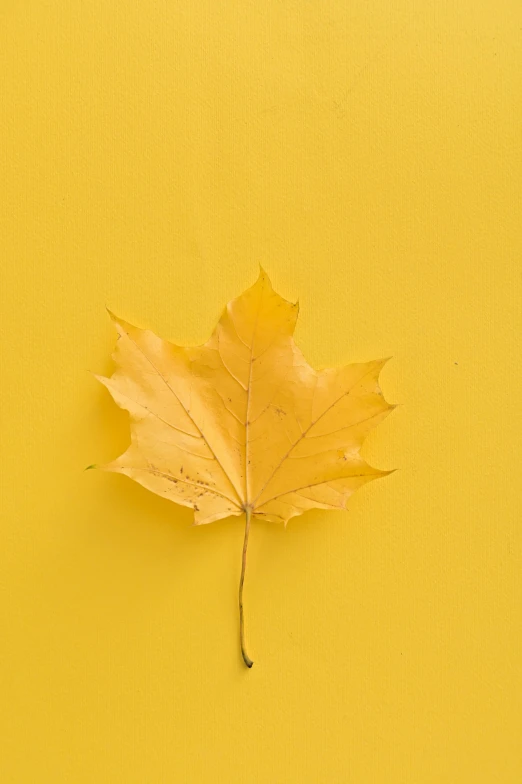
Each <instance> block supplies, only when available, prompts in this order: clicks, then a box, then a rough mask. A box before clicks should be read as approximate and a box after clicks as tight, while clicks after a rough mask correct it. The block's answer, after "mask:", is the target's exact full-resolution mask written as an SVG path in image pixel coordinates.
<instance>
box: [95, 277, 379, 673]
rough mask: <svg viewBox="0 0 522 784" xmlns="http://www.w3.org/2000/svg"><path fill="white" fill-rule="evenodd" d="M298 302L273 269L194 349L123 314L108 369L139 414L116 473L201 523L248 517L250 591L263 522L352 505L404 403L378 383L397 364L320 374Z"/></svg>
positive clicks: (108, 381) (123, 403) (111, 467)
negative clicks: (373, 443) (258, 521)
mask: <svg viewBox="0 0 522 784" xmlns="http://www.w3.org/2000/svg"><path fill="white" fill-rule="evenodd" d="M297 314H298V304H297V303H296V304H292V303H290V302H287V301H286V300H285V299H283V298H282V297H280V296H279V295H278V294H277V293H276V292H275V291H274V290H273V288H272V286H271V284H270V281H269V279H268V277H267V275H266V273H265V272H264V271H263V270H261V272H260V275H259V278H258V280H257V282H256V283H255V284H254V285H253V286H252V287H251V288H250V289H248V290H247V291H246V292H245V293H244V294H242V295H241V296H240V297H238V298H237V299H234V300H232V301H231V302H229V304H228V305H227V307H226V308H225V310H224V312H223V315H222V316H221V318H220V320H219V322H218V324H217V327H216V329H215V331H214V333H213V335H212V337H211V338H210V340H208V342H207V343H205V344H204V345H202V346H197V347H192V348H185V347H180V346H176V345H173V344H172V343H169V342H168V341H166V340H162V339H161V338H159V337H157V336H156V335H155V334H154V333H152V332H150V331H149V330H142V329H138V328H137V327H134V326H132V325H131V324H128V323H127V322H125V321H123V320H122V319H119V318H117V317H116V316H114V315H113V314H112V313H111V314H110V315H111V318H112V319H113V321H114V324H115V326H116V329H117V331H118V341H117V345H116V351H115V353H114V355H113V359H114V361H115V363H116V366H117V368H116V370H115V372H114V374H113V375H112V377H111V378H104V377H101V376H97V378H98V379H99V380H100V381H101V382H102V383H103V384H104V385H105V386H106V387H107V389H108V390H109V392H110V393H111V395H112V397H113V398H114V400H115V401H116V403H117V404H118V405H119V406H120V407H121V408H123V409H126V410H127V411H128V412H129V414H130V422H131V445H130V446H129V448H128V449H127V451H126V452H125V453H124V454H123V455H122V456H121V457H119V458H118V459H117V460H114V461H113V462H111V463H108V464H107V465H104V466H100V467H101V468H103V469H105V470H106V471H116V472H119V473H122V474H125V475H127V476H129V477H130V478H131V479H134V480H135V481H136V482H139V483H140V484H141V485H143V486H144V487H146V488H147V489H149V490H152V491H153V492H154V493H157V494H158V495H160V496H162V497H164V498H168V499H169V500H171V501H174V502H175V503H177V504H182V505H183V506H188V507H191V508H192V509H193V510H194V523H195V524H196V525H201V524H204V523H212V522H214V521H215V520H219V519H220V518H223V517H229V516H231V515H242V514H245V518H246V525H245V537H244V545H243V556H242V567H241V577H240V587H239V614H240V641H241V652H242V655H243V659H244V661H245V664H247V666H249V667H251V666H252V660H251V659H250V658H249V656H248V655H247V653H246V649H245V639H244V637H245V636H244V618H243V582H244V576H245V566H246V552H247V544H248V537H249V531H250V524H251V520H252V518H255V517H258V518H262V519H263V520H268V521H274V522H280V523H284V524H285V525H286V523H287V522H288V520H289V519H290V518H292V517H295V516H296V515H300V514H302V513H303V512H305V511H307V510H308V509H313V508H321V509H344V508H345V506H346V502H347V500H348V498H349V497H350V496H351V494H352V493H353V492H354V490H356V489H357V488H359V487H361V486H362V485H364V484H365V483H366V482H369V481H370V480H372V479H376V478H378V477H381V476H385V475H386V474H388V473H390V472H389V471H379V470H378V469H376V468H372V467H371V466H370V465H368V463H366V461H365V460H364V459H363V458H362V457H361V454H360V450H361V446H362V443H363V440H364V438H365V436H366V435H367V433H368V431H369V430H370V429H371V428H372V427H374V426H375V425H376V424H377V423H378V422H380V421H381V420H382V419H383V418H384V417H385V416H386V415H387V414H388V413H389V412H390V411H391V410H392V409H393V408H394V406H392V405H390V404H388V403H387V402H386V401H385V400H384V397H383V395H382V392H381V390H380V388H379V384H378V376H379V372H380V370H381V369H382V367H383V365H384V363H385V362H386V361H387V360H378V361H374V362H366V363H362V364H352V365H348V366H346V367H344V368H340V369H327V370H322V371H317V370H314V369H313V368H312V367H311V366H310V365H309V364H308V363H307V362H306V360H305V359H304V357H303V355H302V353H301V351H300V350H299V349H298V348H297V346H296V344H295V343H294V340H293V333H294V329H295V324H296V320H297Z"/></svg>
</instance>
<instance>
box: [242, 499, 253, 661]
mask: <svg viewBox="0 0 522 784" xmlns="http://www.w3.org/2000/svg"><path fill="white" fill-rule="evenodd" d="M251 517H252V508H251V507H250V506H247V507H246V508H245V540H244V542H243V558H242V561H241V577H240V579H239V637H240V640H241V655H242V656H243V661H244V662H245V664H246V666H247V667H251V666H252V665H253V663H254V662H253V661H252V659H251V658H250V656H249V655H248V653H247V652H246V648H245V620H244V618H243V583H244V582H245V568H246V554H247V547H248V535H249V533H250V520H251Z"/></svg>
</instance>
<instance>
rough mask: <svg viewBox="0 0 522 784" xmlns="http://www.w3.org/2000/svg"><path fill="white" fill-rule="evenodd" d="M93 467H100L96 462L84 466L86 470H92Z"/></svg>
mask: <svg viewBox="0 0 522 784" xmlns="http://www.w3.org/2000/svg"><path fill="white" fill-rule="evenodd" d="M91 468H98V466H97V465H96V463H93V464H92V465H88V466H87V467H86V468H84V469H83V470H84V471H90V470H91Z"/></svg>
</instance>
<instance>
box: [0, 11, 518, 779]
mask: <svg viewBox="0 0 522 784" xmlns="http://www.w3.org/2000/svg"><path fill="white" fill-rule="evenodd" d="M0 9H1V10H0V74H1V80H2V88H1V89H2V97H1V103H0V111H1V117H0V142H1V144H0V150H1V153H0V167H1V171H0V174H1V180H0V181H1V188H2V221H1V225H0V242H1V248H2V256H3V269H2V279H3V281H2V282H3V285H2V292H1V298H2V299H1V308H2V309H1V319H2V320H1V326H2V339H3V342H2V392H1V394H2V399H1V412H2V423H1V430H0V432H1V438H2V442H1V444H2V446H1V452H0V454H1V471H0V481H1V484H2V504H1V512H2V519H1V526H0V534H1V542H0V624H1V629H2V640H1V643H0V679H1V683H0V686H1V695H2V708H1V726H0V745H1V754H0V773H1V775H0V778H1V781H2V782H10V783H11V782H13V783H14V784H21V783H22V782H23V784H25V783H26V782H27V783H28V784H40V782H44V783H45V784H47V782H49V784H84V783H85V784H87V783H89V784H91V783H94V782H96V784H105V783H107V784H119V783H120V782H121V783H122V784H149V783H150V784H163V782H165V783H167V782H168V783H169V784H171V782H182V783H184V782H188V783H189V784H192V782H194V784H203V783H205V784H206V782H209V783H210V782H220V783H221V782H223V783H224V784H237V783H239V782H241V783H243V782H245V783H248V784H250V783H252V784H274V783H277V784H279V783H281V784H287V783H288V784H302V783H303V782H306V784H308V782H310V783H311V784H315V783H316V782H320V783H321V784H322V782H327V783H328V784H330V783H331V782H357V784H359V783H360V784H370V782H371V783H372V784H373V782H376V783H377V784H395V783H397V784H405V783H406V784H431V782H433V784H435V783H437V784H439V783H440V782H444V784H446V783H448V784H453V782H459V783H460V782H466V783H467V782H469V783H470V784H486V783H487V784H491V782H499V783H500V784H518V782H520V781H521V780H522V760H521V751H520V736H521V731H522V722H521V712H522V682H521V668H520V657H521V654H520V650H521V645H522V609H521V607H522V603H521V599H522V590H521V555H522V536H521V524H520V501H521V493H520V486H521V482H520V468H519V467H520V441H521V438H522V422H521V415H520V399H521V381H522V373H521V370H520V366H521V365H520V328H521V317H520V299H521V294H522V282H521V274H520V257H521V251H522V230H521V220H520V215H521V199H520V182H521V177H522V156H521V151H520V120H521V108H522V49H521V36H522V31H521V28H522V6H521V5H520V3H519V0H509V1H508V0H498V1H496V2H492V0H487V2H486V1H485V0H473V1H472V0H463V1H462V2H456V3H444V2H431V0H426V1H425V2H421V3H414V2H409V1H408V2H407V1H406V0H398V2H394V3H389V4H388V3H384V2H381V1H380V0H379V1H377V0H374V1H373V2H365V3H362V2H357V3H355V2H352V1H351V0H326V2H305V0H301V2H291V1H290V0H289V1H288V2H282V1H281V0H280V1H278V2H276V0H272V1H271V2H270V1H269V2H266V3H260V2H237V3H236V2H232V1H231V0H225V1H224V2H216V1H215V0H208V2H205V3H202V2H197V1H196V2H194V3H182V2H168V3H164V2H163V3H156V2H152V1H151V0H142V2H139V3H123V2H114V0H104V1H103V2H101V1H99V0H93V2H80V0H69V1H68V2H65V0H62V1H61V2H53V0H49V2H44V3H42V2H23V0H19V1H18V2H14V0H2V3H1V5H0ZM259 262H261V263H262V264H263V266H264V267H265V268H266V270H267V272H268V273H269V275H270V277H271V279H272V282H273V284H274V286H275V288H276V289H277V291H280V292H281V294H282V295H283V296H285V297H287V298H288V299H289V300H291V301H294V300H295V299H297V297H299V300H300V303H301V305H302V308H301V316H300V319H299V323H298V327H297V332H296V339H297V341H298V343H299V345H300V347H301V348H302V350H303V352H304V354H305V356H306V358H307V359H308V360H309V361H310V362H311V363H312V364H313V365H314V366H321V365H338V364H339V365H340V364H343V363H346V362H350V361H368V360H370V359H374V358H376V357H381V356H387V355H393V357H394V359H393V360H392V361H391V362H390V363H389V364H388V365H387V367H386V368H385V369H384V371H383V373H382V377H381V381H382V387H383V391H384V394H385V395H386V398H387V399H388V400H390V401H392V402H402V403H404V405H403V406H402V407H401V408H399V409H398V410H397V411H396V412H395V413H394V415H393V416H392V417H389V418H388V419H387V420H386V421H385V422H384V423H383V424H381V425H380V426H379V428H377V429H376V430H375V431H374V432H373V433H372V434H371V435H370V437H369V439H368V442H367V445H366V447H365V452H364V453H365V456H366V458H367V459H368V461H369V462H370V463H371V464H372V465H376V466H378V467H379V468H382V469H389V468H394V467H398V468H399V469H400V470H399V471H397V472H396V473H395V474H393V475H392V476H391V477H389V478H388V479H386V480H385V481H381V482H374V483H371V484H370V485H369V486H368V487H365V488H362V489H361V490H360V491H358V492H357V493H356V494H355V495H354V497H353V498H352V499H351V501H350V503H349V511H347V512H326V511H325V512H323V511H315V512H308V513H307V514H306V515H305V516H303V517H301V518H299V519H297V520H295V521H290V523H289V525H288V527H287V529H286V531H285V530H284V528H283V527H282V526H277V525H274V524H268V523H261V522H258V521H255V524H254V523H253V526H252V532H251V536H250V545H249V570H248V574H247V584H246V589H245V600H246V602H248V608H249V611H248V612H249V634H250V638H251V640H252V645H251V650H250V653H251V654H252V657H253V658H254V659H255V662H256V664H255V666H254V668H253V669H252V670H251V671H247V670H246V668H244V666H243V664H242V662H241V658H240V655H239V650H238V645H237V613H236V592H237V580H238V576H239V567H240V552H241V546H242V536H243V524H242V521H241V520H240V519H235V518H232V519H230V520H227V521H221V522H217V523H215V524H213V525H211V526H200V527H195V528H194V527H191V525H190V520H191V512H190V511H189V510H186V509H180V508H177V507H175V506H174V505H173V504H171V503H169V502H167V501H164V500H162V499H161V498H159V497H157V496H154V495H153V494H151V493H148V492H147V491H146V490H145V489H143V488H142V487H139V486H138V485H137V484H134V483H132V482H130V481H129V480H128V479H127V478H125V477H120V476H112V475H107V474H103V473H96V472H87V473H85V472H84V471H83V469H84V467H85V466H86V465H88V464H90V463H93V462H102V461H104V460H109V459H111V458H112V457H113V456H114V455H115V454H118V453H119V452H121V451H123V449H124V448H125V446H126V444H127V440H128V422H127V418H126V414H125V413H124V412H119V411H118V410H117V409H116V407H115V406H114V404H113V403H112V401H111V400H110V398H109V395H108V394H107V392H106V390H104V389H103V388H102V387H101V386H100V385H99V384H97V383H96V381H95V380H94V379H93V377H92V376H91V375H90V374H89V373H88V371H89V370H91V371H94V372H101V373H103V374H105V375H106V374H108V373H110V371H111V366H110V363H109V361H108V360H107V357H108V356H109V354H110V352H111V350H112V346H113V339H114V333H113V329H112V327H111V324H110V321H109V319H108V318H107V316H106V312H105V308H104V306H105V305H108V306H109V307H111V308H112V309H113V310H115V311H116V312H117V313H118V314H121V315H122V316H123V317H125V318H127V319H129V320H130V321H132V322H133V323H138V324H140V325H141V326H145V327H150V328H153V329H154V330H155V331H156V332H157V333H159V334H161V335H163V336H165V337H170V338H171V339H173V340H175V341H177V342H179V343H183V344H185V343H186V344H196V343H200V342H202V341H204V340H206V339H207V337H208V336H209V334H210V332H211V330H212V327H213V325H214V324H215V322H216V319H217V318H218V317H219V314H220V312H221V308H222V306H223V304H224V303H225V302H227V301H228V300H229V299H231V298H232V297H233V296H235V295H237V293H238V292H240V291H242V290H243V289H245V288H246V287H247V286H248V285H250V284H251V282H252V280H253V279H254V278H255V276H256V275H257V270H258V263H259ZM305 305H306V307H305ZM254 641H255V644H254Z"/></svg>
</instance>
